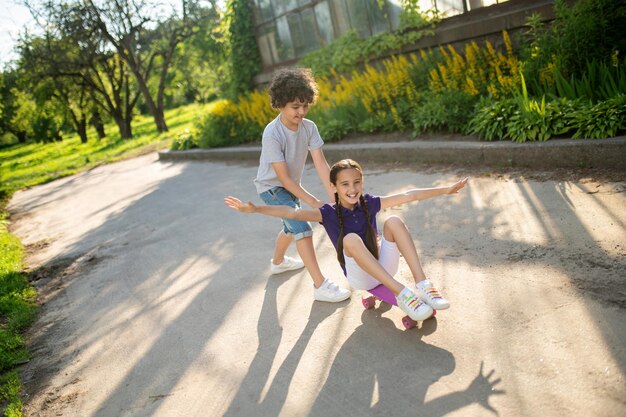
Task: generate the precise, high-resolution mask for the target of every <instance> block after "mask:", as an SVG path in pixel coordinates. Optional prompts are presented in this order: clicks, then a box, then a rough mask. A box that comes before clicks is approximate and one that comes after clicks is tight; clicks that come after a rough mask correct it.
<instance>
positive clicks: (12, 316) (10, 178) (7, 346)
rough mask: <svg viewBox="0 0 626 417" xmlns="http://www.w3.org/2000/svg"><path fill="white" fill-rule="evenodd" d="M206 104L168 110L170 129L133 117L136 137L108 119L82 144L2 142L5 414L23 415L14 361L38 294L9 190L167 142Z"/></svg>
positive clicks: (1, 399)
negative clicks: (125, 135)
mask: <svg viewBox="0 0 626 417" xmlns="http://www.w3.org/2000/svg"><path fill="white" fill-rule="evenodd" d="M206 108H207V107H206V106H202V105H197V104H191V105H187V106H183V107H179V108H177V109H173V110H169V111H166V113H165V120H166V122H167V125H168V127H169V129H170V131H169V132H167V133H163V134H158V133H157V132H156V130H155V128H154V122H153V120H152V118H151V117H149V116H140V117H137V118H136V119H135V120H134V121H133V134H134V138H133V139H129V140H122V139H120V137H119V134H118V133H117V128H116V126H115V125H112V124H111V125H108V126H106V132H107V134H108V135H109V137H107V138H105V139H102V140H97V135H96V134H95V132H89V133H90V134H89V141H88V143H85V144H83V143H81V142H80V139H79V138H78V136H77V135H67V136H66V137H65V138H64V139H63V141H62V142H56V143H50V144H41V143H29V144H23V145H13V146H9V147H4V148H0V409H1V410H4V415H5V416H7V417H20V416H22V402H21V399H20V396H19V393H20V390H21V382H20V379H19V376H18V372H17V366H18V365H19V364H21V363H24V362H25V361H27V360H28V352H27V350H26V348H25V345H24V339H23V332H24V330H26V329H27V328H28V326H29V325H30V324H31V323H32V322H33V320H34V319H35V317H36V314H37V303H36V296H37V294H36V291H35V289H34V288H33V287H32V286H30V285H29V283H28V277H27V275H26V273H25V272H24V264H23V262H24V248H23V247H22V244H21V243H20V241H19V239H18V238H17V237H16V236H14V235H11V234H10V233H9V231H8V228H7V225H8V220H9V219H8V215H7V213H6V205H7V203H8V201H9V199H10V198H11V195H12V194H13V193H14V192H15V191H17V190H20V189H23V188H26V187H31V186H34V185H37V184H43V183H46V182H49V181H52V180H55V179H57V178H61V177H65V176H68V175H72V174H75V173H77V172H80V171H83V170H86V169H89V168H91V167H94V166H96V165H100V164H104V163H109V162H114V161H118V160H121V159H125V158H129V157H133V156H138V155H142V154H145V153H148V152H152V151H155V150H160V149H164V148H167V147H169V146H170V143H171V139H172V138H173V137H175V136H176V135H177V134H178V133H180V132H182V131H183V130H184V129H193V125H194V123H195V121H196V119H197V118H198V117H200V116H201V115H202V113H203V111H205V110H206Z"/></svg>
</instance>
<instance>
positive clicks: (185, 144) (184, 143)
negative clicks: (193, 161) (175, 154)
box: [170, 129, 198, 151]
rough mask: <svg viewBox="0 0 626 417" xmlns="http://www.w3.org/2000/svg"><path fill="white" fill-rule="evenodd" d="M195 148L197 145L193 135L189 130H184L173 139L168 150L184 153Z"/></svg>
mask: <svg viewBox="0 0 626 417" xmlns="http://www.w3.org/2000/svg"><path fill="white" fill-rule="evenodd" d="M197 147H198V143H197V142H196V139H195V136H194V134H193V133H192V132H191V131H190V130H189V129H185V130H183V131H182V132H180V133H179V134H177V135H176V136H175V137H174V140H172V145H171V147H170V149H171V150H173V151H184V150H186V149H193V148H197Z"/></svg>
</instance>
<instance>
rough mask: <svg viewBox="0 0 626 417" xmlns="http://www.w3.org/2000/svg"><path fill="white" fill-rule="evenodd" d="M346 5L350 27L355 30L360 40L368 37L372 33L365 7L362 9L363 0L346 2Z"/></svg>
mask: <svg viewBox="0 0 626 417" xmlns="http://www.w3.org/2000/svg"><path fill="white" fill-rule="evenodd" d="M367 1H369V0H367ZM346 5H347V6H348V10H349V12H350V26H351V27H352V29H354V30H356V31H357V32H358V33H359V35H361V37H362V38H366V37H368V36H370V35H371V34H372V31H371V29H370V22H369V19H368V17H367V7H364V6H365V5H364V4H363V0H346Z"/></svg>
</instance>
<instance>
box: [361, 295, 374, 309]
mask: <svg viewBox="0 0 626 417" xmlns="http://www.w3.org/2000/svg"><path fill="white" fill-rule="evenodd" d="M361 302H362V303H363V307H365V309H366V310H369V309H371V308H374V306H375V305H376V297H362V298H361Z"/></svg>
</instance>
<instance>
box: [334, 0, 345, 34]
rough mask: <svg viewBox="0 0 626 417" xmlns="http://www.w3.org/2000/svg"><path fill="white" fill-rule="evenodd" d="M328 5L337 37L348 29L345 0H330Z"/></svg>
mask: <svg viewBox="0 0 626 417" xmlns="http://www.w3.org/2000/svg"><path fill="white" fill-rule="evenodd" d="M330 6H331V9H332V12H333V16H334V17H335V25H336V28H337V37H339V36H341V35H343V34H344V33H346V32H347V31H349V30H350V14H349V13H348V9H347V7H346V3H345V0H330Z"/></svg>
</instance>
